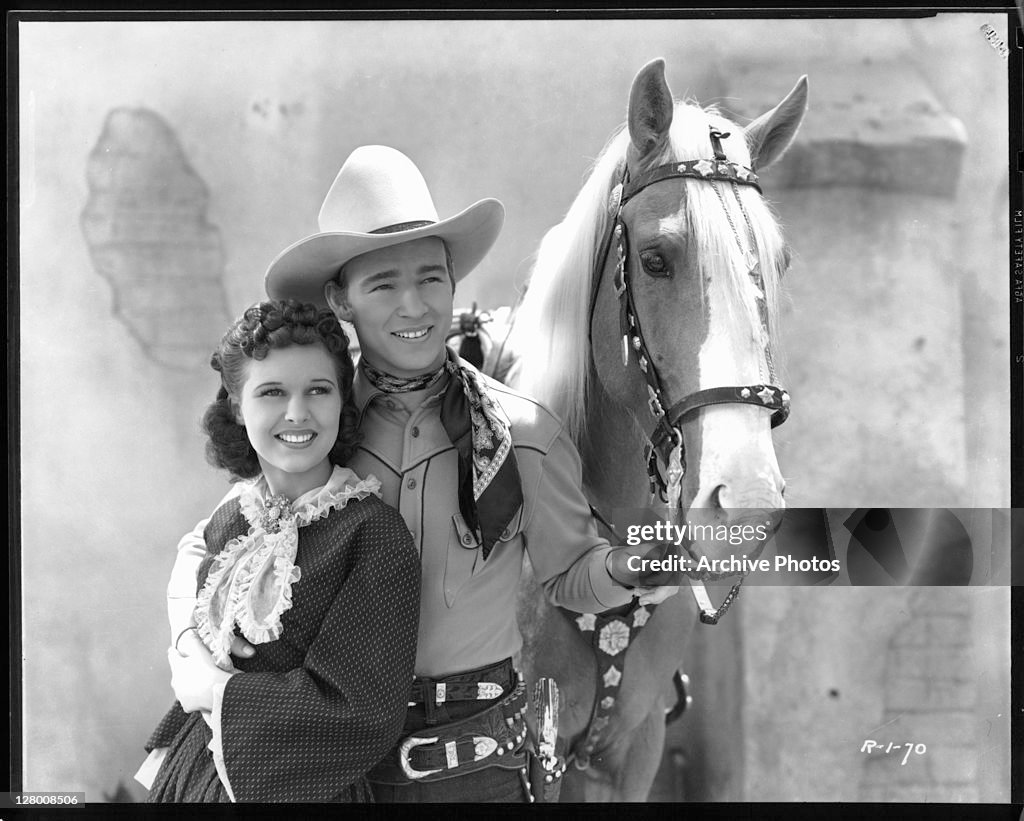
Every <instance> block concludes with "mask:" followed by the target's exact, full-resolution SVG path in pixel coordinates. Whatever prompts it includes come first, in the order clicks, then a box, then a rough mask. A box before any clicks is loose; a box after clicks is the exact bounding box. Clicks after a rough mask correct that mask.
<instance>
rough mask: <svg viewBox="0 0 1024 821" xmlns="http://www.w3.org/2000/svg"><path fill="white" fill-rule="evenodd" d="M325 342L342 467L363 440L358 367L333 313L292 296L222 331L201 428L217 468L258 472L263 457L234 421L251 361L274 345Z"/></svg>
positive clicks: (240, 474) (238, 475)
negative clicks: (337, 395)
mask: <svg viewBox="0 0 1024 821" xmlns="http://www.w3.org/2000/svg"><path fill="white" fill-rule="evenodd" d="M316 343H320V344H321V345H323V346H324V348H325V349H326V350H327V352H328V353H329V354H330V356H331V358H332V359H333V360H334V367H335V371H336V373H337V376H338V388H339V390H340V391H341V419H340V420H339V424H338V439H337V441H336V442H335V443H334V447H333V448H331V452H330V454H329V459H330V460H331V464H334V465H344V464H346V463H347V462H348V460H349V458H350V457H351V456H352V453H353V452H354V450H355V446H356V444H357V443H358V442H359V438H360V437H359V433H358V415H357V413H356V409H355V406H354V405H353V403H352V377H353V374H354V371H355V369H354V368H353V366H352V357H351V356H350V355H349V352H348V336H346V335H345V331H343V330H342V328H341V325H339V324H338V320H337V319H336V318H335V316H334V314H332V313H331V312H330V311H328V310H326V309H324V308H317V306H316V305H312V304H308V303H305V304H304V303H301V302H297V301H295V300H294V299H285V300H268V301H266V302H260V303H258V304H256V305H253V306H252V307H251V308H249V309H248V310H247V311H246V312H245V313H244V314H243V315H242V316H241V318H240V319H237V320H235V322H234V324H233V325H232V326H231V327H230V328H229V329H228V331H227V333H226V334H224V338H223V339H221V341H220V346H219V347H218V348H217V350H216V351H214V352H213V356H212V357H210V366H211V367H212V368H213V369H214V370H215V371H219V372H220V377H221V386H220V390H219V391H218V392H217V399H216V400H215V401H214V402H213V404H211V405H210V406H209V407H208V408H207V409H206V413H205V414H204V415H203V430H204V431H205V432H206V434H207V436H209V437H210V440H209V441H208V442H207V443H206V458H207V460H208V461H209V462H210V464H212V465H214V466H215V467H220V468H225V469H226V470H229V471H230V472H231V475H232V478H233V479H250V478H252V477H253V476H258V475H259V473H260V471H261V468H260V462H259V458H258V457H257V455H256V451H255V450H254V449H253V446H252V444H251V443H250V442H249V436H248V434H247V433H246V431H245V427H244V426H243V425H240V424H238V422H237V421H235V404H234V403H235V402H237V400H238V397H240V396H241V393H242V387H243V386H244V385H245V380H246V379H247V373H248V363H249V362H250V361H251V360H253V359H263V358H265V357H266V355H267V354H268V353H269V352H270V351H271V350H273V349H274V348H285V347H287V346H289V345H315V344H316Z"/></svg>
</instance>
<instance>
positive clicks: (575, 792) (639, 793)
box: [485, 60, 807, 801]
mask: <svg viewBox="0 0 1024 821" xmlns="http://www.w3.org/2000/svg"><path fill="white" fill-rule="evenodd" d="M806 99H807V84H806V78H801V79H800V81H799V82H798V83H797V85H796V87H795V88H794V89H793V91H792V92H791V93H790V94H789V95H788V96H787V97H786V98H785V99H784V100H783V101H782V102H781V103H780V104H779V105H778V106H776V107H775V108H773V109H772V110H771V111H769V112H768V113H766V114H764V115H763V116H761V117H759V118H757V119H756V120H755V121H753V122H752V123H750V124H749V125H748V126H746V127H745V128H744V127H742V126H739V125H737V124H735V123H733V122H730V121H729V120H727V119H725V118H724V117H722V116H720V115H719V114H718V113H717V112H715V111H714V110H705V109H703V108H700V107H698V106H696V105H691V104H687V103H680V102H674V101H673V99H672V96H671V92H670V90H669V88H668V85H667V84H666V82H665V77H664V63H663V61H661V60H655V61H654V62H652V63H650V64H648V65H647V66H645V67H644V68H643V69H642V70H641V71H640V72H639V74H638V75H637V76H636V78H635V80H634V82H633V87H632V90H631V92H630V98H629V108H628V121H627V127H626V128H625V129H622V130H621V131H620V132H619V133H618V134H617V135H616V136H614V137H613V138H612V139H611V140H610V142H609V143H608V145H607V147H606V148H605V150H604V151H603V152H602V154H601V156H600V157H599V158H598V160H597V161H596V163H595V166H594V169H593V171H592V172H591V174H590V176H589V178H588V180H587V181H586V183H585V184H584V186H583V188H582V190H581V191H580V193H579V194H578V195H577V197H576V200H575V201H574V202H573V204H572V206H571V207H570V208H569V211H568V213H567V214H566V217H565V219H564V220H563V222H562V223H561V224H559V225H558V226H556V227H555V228H554V229H552V230H551V231H550V232H549V233H548V235H547V236H546V237H545V239H544V241H543V243H542V245H541V248H540V250H539V253H538V257H537V262H536V265H535V267H534V270H533V272H532V274H531V278H530V283H529V288H528V290H527V292H526V294H525V296H524V299H523V301H522V303H521V304H520V306H519V308H518V311H517V313H516V316H515V321H514V324H513V328H512V331H511V334H510V335H509V338H508V340H507V344H504V343H502V344H499V343H497V342H496V343H495V344H493V345H492V344H490V343H488V345H487V346H486V347H487V348H488V350H487V351H485V353H489V354H490V355H489V356H488V357H487V360H488V361H487V362H486V363H485V370H489V371H490V372H495V371H498V375H499V378H500V377H501V372H503V371H504V370H505V365H506V363H496V362H495V361H494V360H495V359H496V357H497V355H498V353H499V352H500V353H502V354H511V356H512V359H513V361H514V364H513V365H512V366H511V369H510V370H509V371H508V372H507V374H505V381H507V382H508V383H509V384H510V385H512V386H513V387H516V388H518V389H520V390H522V391H523V392H524V393H526V394H528V395H531V396H533V397H536V398H537V399H539V400H540V401H541V402H543V403H545V404H546V405H548V406H549V407H551V408H553V409H554V410H555V411H556V412H557V413H559V414H560V415H561V417H562V419H563V420H564V422H565V424H566V425H567V428H568V429H569V431H570V432H571V434H572V436H573V439H574V440H575V442H576V444H577V446H578V448H579V452H580V455H581V457H582V461H583V464H582V471H583V483H584V487H585V489H586V492H587V495H588V497H589V499H590V501H591V503H592V505H593V506H594V507H595V508H596V509H597V510H599V511H605V512H608V511H613V510H623V509H640V508H646V507H650V506H651V505H652V504H653V503H655V502H656V501H657V500H656V497H655V495H654V494H653V493H652V487H658V486H660V487H661V489H662V491H663V492H665V493H667V497H668V498H669V500H670V504H671V505H672V506H673V508H674V509H675V510H676V511H685V515H686V518H687V521H692V519H693V518H694V517H698V518H700V520H701V521H703V522H716V523H725V524H733V523H736V522H741V521H747V520H748V519H749V516H750V514H749V511H757V516H759V517H763V516H765V515H767V516H768V520H769V521H770V522H771V523H772V524H773V527H774V526H777V524H778V519H779V518H780V517H781V511H782V509H783V508H784V502H783V490H784V482H783V479H782V476H781V474H780V472H779V467H778V463H777V460H776V457H775V451H774V448H773V444H772V439H771V425H772V424H773V423H775V422H778V421H781V420H782V419H784V417H785V413H786V412H788V396H787V395H786V394H785V393H784V392H783V391H781V389H779V388H777V387H776V386H774V385H773V382H774V381H775V374H774V365H773V361H772V349H773V334H774V332H775V329H776V326H777V322H776V318H777V313H776V304H777V294H778V289H779V280H780V276H781V274H782V272H783V271H784V269H785V267H786V265H787V256H788V254H787V250H786V247H785V244H784V242H783V239H782V235H781V232H780V229H779V226H778V224H777V222H776V220H775V219H774V217H773V215H772V213H771V211H770V210H769V207H768V205H767V204H766V203H765V202H764V200H763V199H762V198H761V196H760V194H759V188H758V186H757V185H756V176H755V175H754V173H752V172H753V170H755V169H756V170H760V169H763V168H765V167H767V166H768V165H769V164H771V163H772V162H773V161H774V160H776V159H777V158H778V157H779V156H780V155H781V154H782V152H783V151H784V150H785V149H786V148H787V147H788V146H789V144H790V142H791V141H792V139H793V137H794V135H795V134H796V131H797V128H798V127H799V125H800V121H801V120H802V118H803V114H804V111H805V110H806ZM731 386H737V387H731ZM648 442H651V443H653V445H654V446H655V447H654V448H653V449H648V454H649V453H650V452H651V450H653V452H654V453H656V454H657V457H656V458H655V459H648V458H646V455H645V446H646V445H647V443H648ZM649 480H650V481H649ZM662 498H665V496H662ZM686 547H687V549H688V550H689V551H690V553H691V555H692V556H694V557H697V556H701V555H704V556H711V557H713V556H714V554H715V552H716V550H720V547H716V546H715V544H713V543H710V542H707V541H704V542H701V540H696V541H694V542H693V543H692V544H688V545H687V546H686ZM743 552H745V553H746V552H749V547H747V548H744V550H743ZM528 576H529V573H528V572H527V577H528ZM676 583H677V584H678V583H679V582H678V581H676ZM700 589H701V590H703V588H702V587H701V588H700ZM520 605H521V606H520V614H519V620H520V624H521V627H522V629H523V634H524V638H525V641H526V646H525V649H524V651H523V660H522V661H523V666H524V668H525V671H526V673H527V678H528V679H529V680H536V678H537V677H538V676H551V677H553V678H554V679H555V680H556V681H557V682H558V684H559V687H560V689H561V715H560V727H559V735H560V737H561V740H562V742H563V743H564V744H565V745H566V750H567V753H568V755H569V758H570V760H571V761H574V763H575V765H576V766H570V767H569V769H568V771H567V773H566V776H565V783H564V787H563V791H562V800H577V801H578V800H588V801H607V800H625V801H636V800H644V799H645V798H646V797H647V794H648V791H649V789H650V787H651V784H652V782H653V779H654V775H655V772H656V771H657V768H658V764H659V760H660V757H661V753H662V747H663V743H664V736H665V729H664V724H665V719H664V716H665V713H666V709H667V708H669V707H671V704H672V702H671V701H670V699H671V698H673V697H674V694H673V692H672V688H671V686H670V682H671V680H672V676H673V674H674V672H675V671H676V670H678V669H679V667H680V665H681V663H682V660H683V651H684V648H685V645H686V642H687V638H688V636H689V633H690V631H691V630H692V629H693V627H694V625H695V624H696V621H697V619H696V618H695V617H696V615H697V608H695V606H694V601H693V600H692V599H691V597H690V596H689V595H688V594H686V593H685V591H684V592H683V593H680V594H679V595H676V596H673V597H671V598H668V599H667V600H665V601H664V602H662V603H661V604H659V605H657V609H656V611H653V608H640V610H639V611H637V610H636V609H635V608H634V609H631V610H630V611H628V612H627V613H626V614H625V618H626V620H627V624H628V625H629V626H630V627H631V628H632V627H633V626H634V625H636V624H637V623H639V624H640V625H643V624H644V623H645V622H647V623H646V626H645V627H644V629H643V630H640V631H639V632H636V633H631V632H628V631H626V628H625V627H621V626H619V627H616V629H615V630H611V632H607V634H606V635H604V634H603V635H602V642H604V641H605V639H608V640H609V641H610V643H611V646H610V647H609V646H607V645H606V644H602V646H603V647H604V649H605V651H607V652H606V655H608V656H614V663H612V664H610V665H609V663H608V659H607V658H605V660H604V662H603V663H602V662H601V661H600V659H599V658H598V657H599V656H600V655H601V653H600V652H598V651H597V649H596V647H597V644H598V642H597V641H596V640H595V641H591V638H595V639H596V637H597V635H598V631H599V630H600V625H601V622H600V621H598V622H597V627H596V628H595V622H594V617H592V616H590V617H586V616H585V617H580V618H575V617H574V616H575V614H566V613H564V612H562V611H559V610H558V609H557V608H554V607H552V606H551V605H550V604H548V603H547V601H546V600H545V598H544V596H543V595H542V594H541V592H540V590H539V589H538V587H537V586H536V585H535V584H532V583H531V581H530V579H529V578H527V581H526V584H525V585H524V588H523V592H522V596H521V599H520ZM652 611H653V612H652ZM598 618H600V617H598ZM588 619H589V621H588ZM648 619H649V621H648ZM620 625H621V622H620ZM609 629H610V628H609ZM609 679H611V680H612V681H611V685H613V686H609Z"/></svg>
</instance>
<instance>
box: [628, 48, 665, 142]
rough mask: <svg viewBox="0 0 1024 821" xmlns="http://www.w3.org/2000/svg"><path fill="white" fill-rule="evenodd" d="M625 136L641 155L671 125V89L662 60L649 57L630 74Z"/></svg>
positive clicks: (662, 135)
mask: <svg viewBox="0 0 1024 821" xmlns="http://www.w3.org/2000/svg"><path fill="white" fill-rule="evenodd" d="M627 122H628V124H629V137H630V140H631V141H632V143H633V147H634V148H635V149H636V151H637V154H638V155H639V156H640V157H641V158H643V157H646V156H647V155H648V154H650V153H651V152H652V151H654V150H655V149H657V148H659V147H660V146H661V145H662V143H663V142H664V141H665V139H666V138H667V137H668V129H669V126H671V125H672V92H671V91H670V90H669V87H668V83H666V82H665V61H664V60H663V59H661V58H660V57H659V58H658V59H656V60H651V62H649V63H648V64H647V65H645V66H644V67H643V68H642V69H640V71H639V72H638V73H637V75H636V77H635V78H633V87H632V89H630V92H629V117H628V120H627Z"/></svg>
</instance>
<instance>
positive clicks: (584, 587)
mask: <svg viewBox="0 0 1024 821" xmlns="http://www.w3.org/2000/svg"><path fill="white" fill-rule="evenodd" d="M503 219H504V208H503V206H502V205H501V203H500V202H498V201H497V200H494V199H485V200H481V201H479V202H477V203H475V204H473V205H471V206H470V207H469V208H467V209H465V210H464V211H462V212H461V213H459V214H457V215H455V216H454V217H450V218H449V219H445V220H439V219H438V215H437V211H436V210H435V208H434V204H433V201H432V199H431V197H430V193H429V191H428V189H427V185H426V182H425V181H424V179H423V177H422V175H421V174H420V172H419V170H418V169H417V168H416V166H415V165H414V164H413V163H412V161H411V160H410V159H409V158H408V157H406V156H405V155H404V154H402V153H401V152H399V151H396V150H395V149H392V148H387V147H384V146H363V147H361V148H358V149H356V150H355V151H354V152H353V153H352V154H351V156H350V157H349V158H348V160H347V161H346V162H345V164H344V166H343V167H342V169H341V171H340V172H339V173H338V176H337V178H336V179H335V180H334V184H333V185H332V186H331V188H330V191H329V192H328V194H327V197H326V199H325V201H324V204H323V207H322V208H321V210H320V215H319V226H320V232H319V233H317V234H314V235H312V236H310V237H306V238H305V239H303V240H300V241H299V242H297V243H295V244H293V245H292V246H290V247H289V248H287V249H285V250H284V251H283V252H282V253H281V254H279V255H278V257H277V258H276V259H275V260H274V261H273V262H272V263H271V264H270V267H269V269H268V271H267V275H266V289H267V293H268V295H269V296H270V297H272V298H275V299H284V298H291V299H298V300H302V301H305V302H314V303H317V304H320V305H325V304H326V305H329V306H330V308H331V309H332V310H333V311H334V312H335V314H336V315H337V316H338V317H339V319H342V320H344V321H347V322H351V323H352V325H353V326H354V328H355V331H356V335H357V336H358V339H359V344H360V349H361V359H360V363H359V367H358V369H357V373H356V378H355V384H354V396H355V401H356V405H357V409H358V411H359V413H360V431H361V433H362V435H363V440H362V443H361V445H360V447H359V450H358V451H357V453H356V455H355V456H354V457H353V458H352V460H351V462H350V465H349V466H350V467H351V468H352V469H353V470H355V471H356V472H357V473H359V474H360V475H362V476H365V475H367V474H373V475H375V476H377V477H378V478H379V479H380V480H381V483H382V494H383V498H384V501H386V502H387V503H388V504H391V505H393V506H394V507H396V508H397V509H398V510H399V511H400V512H401V513H402V515H403V517H404V518H405V521H406V524H407V525H408V526H409V529H410V531H411V532H412V535H413V538H414V540H415V541H416V543H417V546H418V547H419V550H420V554H421V557H422V588H421V604H420V624H419V636H418V649H417V658H416V674H417V678H416V681H415V682H414V685H413V690H412V695H411V697H410V708H409V713H408V719H407V723H406V728H405V732H406V734H407V736H408V737H407V738H406V739H405V740H404V742H403V743H401V744H400V745H399V746H398V747H397V748H396V749H395V750H393V751H392V752H391V753H390V754H389V755H388V757H386V758H385V760H384V761H382V762H381V763H380V765H378V766H377V767H376V768H375V769H374V770H373V771H372V772H371V773H370V779H371V781H372V782H373V783H374V790H375V795H376V797H377V798H378V800H381V801H490V800H504V801H516V800H525V799H527V798H528V795H527V793H526V792H525V791H524V780H523V778H522V774H523V773H525V772H526V768H527V766H528V761H527V749H526V748H527V739H526V731H525V726H524V724H523V719H522V713H523V711H524V710H525V706H526V700H525V696H524V693H523V687H522V685H521V684H520V683H519V679H518V677H517V673H516V671H515V670H514V668H513V666H512V661H511V660H512V658H513V657H514V656H515V655H516V654H517V653H518V652H519V650H520V648H521V646H522V637H521V635H520V633H519V629H518V626H517V624H516V616H515V614H516V591H517V588H518V585H519V580H520V575H521V570H522V556H523V550H524V549H525V550H527V551H528V552H529V556H530V561H531V564H532V566H533V571H534V576H535V577H536V579H537V581H538V582H539V583H540V584H541V585H542V586H543V587H544V589H545V591H546V593H547V595H548V597H549V598H550V599H551V601H552V602H553V603H555V604H556V605H559V606H561V607H565V608H568V609H570V610H574V611H576V612H584V613H593V612H601V611H604V610H607V609H610V608H613V607H617V606H620V605H623V604H626V603H628V602H629V601H630V599H631V598H633V597H634V596H636V595H641V596H642V600H645V601H650V602H653V601H659V600H661V599H662V598H664V597H665V596H666V595H670V594H671V592H673V591H672V590H666V589H664V588H662V589H659V590H657V591H655V590H650V589H645V588H641V587H639V586H638V585H639V583H640V581H641V580H640V578H639V577H638V574H637V573H635V572H630V571H629V570H628V568H627V567H626V560H627V559H628V557H629V555H632V554H636V553H637V552H638V550H637V549H636V548H632V549H626V548H613V547H611V546H610V545H609V544H608V543H607V542H606V541H605V540H603V539H602V538H601V537H600V536H598V534H597V530H596V527H595V524H594V521H593V518H592V515H591V512H590V507H589V505H588V503H587V500H586V498H585V497H584V495H583V492H582V489H581V463H580V458H579V455H578V454H577V452H576V449H575V447H574V446H573V444H572V442H571V440H570V439H569V437H568V435H567V434H566V433H565V431H564V430H563V428H562V425H561V423H560V421H559V420H558V419H557V418H556V417H555V416H554V415H553V414H552V413H551V412H550V411H548V410H547V409H546V408H544V407H543V406H542V405H540V404H538V403H537V402H535V401H533V400H531V399H528V398H526V397H524V396H522V395H521V394H518V393H516V392H514V391H512V390H510V389H509V388H507V387H506V386H504V385H502V384H500V383H498V382H495V381H494V380H491V379H489V378H488V377H486V376H483V375H481V374H480V373H479V372H477V371H476V370H475V369H474V368H473V367H472V366H471V365H469V364H468V363H466V362H464V361H462V360H460V359H459V358H458V357H457V356H455V354H454V353H452V352H451V351H450V350H448V349H447V348H446V347H445V335H446V333H447V332H448V330H449V327H450V322H451V317H452V305H453V295H454V287H455V283H456V282H458V281H459V280H460V279H462V278H463V277H464V276H465V275H466V274H468V273H469V272H470V271H471V270H472V269H473V268H474V267H475V266H476V265H477V264H478V263H479V262H480V261H481V259H483V257H484V256H485V255H486V253H487V251H488V250H489V249H490V247H491V245H492V244H493V243H494V241H495V239H496V238H497V236H498V233H499V231H500V230H501V226H502V222H503ZM204 526H205V523H203V522H201V523H200V525H199V526H197V528H196V530H195V531H193V533H191V534H189V535H188V536H186V537H185V538H184V539H183V540H182V542H181V544H180V545H179V554H178V562H177V563H176V565H175V571H174V575H173V576H172V584H171V587H169V593H168V595H169V597H171V599H172V602H171V604H170V607H171V610H172V616H171V617H172V622H174V621H175V620H176V619H178V620H179V621H180V619H181V616H180V615H175V612H177V613H179V614H180V613H182V612H187V611H188V608H187V606H186V607H184V608H183V607H182V602H183V601H184V602H185V603H186V604H187V600H188V596H191V595H193V593H192V592H190V591H189V581H190V578H189V574H190V573H191V590H192V591H194V588H195V584H194V578H195V576H194V568H195V566H196V565H197V563H198V559H197V557H201V556H202V552H203V551H202V531H203V527H204ZM645 549H646V548H645ZM175 580H183V582H182V583H181V584H179V585H177V588H176V589H174V588H175ZM175 595H178V596H179V597H180V598H179V599H178V600H177V602H175V601H174V596H175ZM186 623H187V622H186ZM178 626H184V624H179V625H176V624H172V627H178ZM495 728H498V731H497V732H495ZM494 735H500V738H493V736H494ZM466 738H474V739H476V741H477V742H478V743H476V744H474V743H472V742H466V741H465V740H464V739H466ZM481 738H483V739H485V741H480V739H481Z"/></svg>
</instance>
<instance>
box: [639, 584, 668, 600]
mask: <svg viewBox="0 0 1024 821" xmlns="http://www.w3.org/2000/svg"><path fill="white" fill-rule="evenodd" d="M678 592H679V588H678V587H677V586H676V585H672V584H663V585H659V586H658V587H638V588H637V589H636V592H635V593H634V595H637V598H639V599H640V604H661V603H662V602H663V601H665V599H668V598H671V597H672V596H674V595H675V594H676V593H678Z"/></svg>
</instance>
